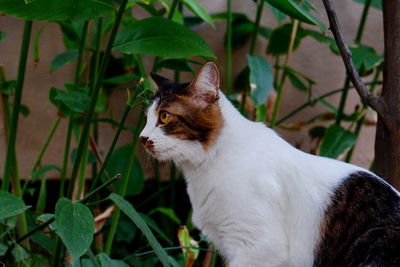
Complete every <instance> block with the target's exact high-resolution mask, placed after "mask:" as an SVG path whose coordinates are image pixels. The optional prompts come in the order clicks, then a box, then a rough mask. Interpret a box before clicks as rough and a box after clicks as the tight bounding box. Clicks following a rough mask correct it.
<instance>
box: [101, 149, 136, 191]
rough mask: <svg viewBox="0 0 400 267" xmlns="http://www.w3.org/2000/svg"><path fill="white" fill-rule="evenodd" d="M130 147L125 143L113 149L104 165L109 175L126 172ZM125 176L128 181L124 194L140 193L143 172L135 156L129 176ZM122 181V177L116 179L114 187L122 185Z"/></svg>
mask: <svg viewBox="0 0 400 267" xmlns="http://www.w3.org/2000/svg"><path fill="white" fill-rule="evenodd" d="M132 149H133V146H132V145H125V146H122V147H119V148H117V149H115V150H114V151H113V153H112V154H111V156H110V159H109V161H108V162H107V165H106V170H107V172H108V173H109V174H110V175H111V176H113V175H115V174H117V173H125V172H126V169H127V167H128V164H129V155H130V154H131V150H132ZM127 178H128V179H129V182H128V187H127V191H126V194H125V195H126V196H134V195H138V194H140V193H141V192H142V190H143V187H144V174H143V170H142V167H141V166H140V163H139V161H138V159H136V158H135V161H134V162H133V169H132V172H131V177H127ZM122 182H123V181H122V179H120V180H118V181H116V182H115V183H114V185H115V187H116V188H119V187H120V186H121V185H122ZM117 190H118V189H117Z"/></svg>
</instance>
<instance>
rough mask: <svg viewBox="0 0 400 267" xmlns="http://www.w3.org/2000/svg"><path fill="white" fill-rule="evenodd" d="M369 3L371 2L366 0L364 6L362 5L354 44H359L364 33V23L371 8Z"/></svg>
mask: <svg viewBox="0 0 400 267" xmlns="http://www.w3.org/2000/svg"><path fill="white" fill-rule="evenodd" d="M371 2H372V0H366V1H365V4H364V9H363V12H362V15H361V19H360V23H359V25H358V29H357V34H356V38H355V39H354V42H355V43H357V44H359V43H360V42H361V38H362V35H363V33H364V28H365V22H366V21H367V15H368V11H369V8H370V6H371Z"/></svg>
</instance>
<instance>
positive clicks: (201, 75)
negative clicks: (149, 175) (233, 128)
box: [140, 62, 223, 163]
mask: <svg viewBox="0 0 400 267" xmlns="http://www.w3.org/2000/svg"><path fill="white" fill-rule="evenodd" d="M151 76H152V78H153V80H154V82H155V83H156V84H157V87H158V91H157V92H156V94H155V96H154V97H153V101H152V103H151V105H150V107H149V109H148V110H147V123H146V126H145V128H144V129H143V131H142V132H141V134H140V141H141V142H142V143H143V144H144V146H145V148H146V150H147V151H148V152H149V153H150V154H152V155H153V156H154V157H155V158H157V159H159V160H173V161H174V162H176V163H180V162H183V161H187V160H189V161H196V159H197V158H200V157H202V156H203V155H204V154H205V153H206V152H207V150H208V149H209V148H210V147H211V146H212V145H213V144H214V143H215V141H216V139H217V137H218V134H219V132H220V130H221V128H222V125H223V119H222V115H221V111H220V107H219V104H218V99H219V94H220V92H219V73H218V69H217V66H216V65H215V64H214V63H211V62H209V63H207V64H205V65H204V66H203V67H202V68H201V69H200V71H199V72H198V73H197V75H196V76H195V78H194V79H193V81H192V82H190V83H176V82H174V81H171V80H169V79H167V78H165V77H162V76H160V75H157V74H152V75H151Z"/></svg>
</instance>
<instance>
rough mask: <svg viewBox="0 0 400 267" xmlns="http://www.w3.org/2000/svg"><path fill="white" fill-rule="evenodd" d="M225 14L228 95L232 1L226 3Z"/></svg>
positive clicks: (228, 86) (230, 83)
mask: <svg viewBox="0 0 400 267" xmlns="http://www.w3.org/2000/svg"><path fill="white" fill-rule="evenodd" d="M262 1H264V0H262ZM226 12H227V15H228V16H227V20H226V37H227V38H226V93H227V94H228V95H229V94H230V93H232V0H227V1H226Z"/></svg>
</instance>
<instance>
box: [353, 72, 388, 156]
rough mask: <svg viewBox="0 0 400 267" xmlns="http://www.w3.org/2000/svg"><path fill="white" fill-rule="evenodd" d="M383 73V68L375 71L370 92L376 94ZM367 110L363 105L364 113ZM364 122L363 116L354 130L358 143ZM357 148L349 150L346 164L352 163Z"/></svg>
mask: <svg viewBox="0 0 400 267" xmlns="http://www.w3.org/2000/svg"><path fill="white" fill-rule="evenodd" d="M381 72H382V68H378V69H377V70H376V71H375V75H374V77H373V78H372V83H371V87H370V89H369V90H370V92H375V87H376V85H377V81H378V79H379V76H380V74H381ZM367 108H368V106H367V105H365V104H363V106H362V111H363V110H365V109H367ZM364 121H365V115H363V116H362V117H361V118H360V119H359V120H358V121H357V124H356V129H355V130H354V135H355V136H356V141H357V140H358V136H359V135H360V132H361V128H362V126H363V124H364ZM355 146H356V144H354V145H353V146H352V147H351V149H350V150H349V152H348V153H347V155H346V162H350V160H351V157H352V156H353V152H354V148H355Z"/></svg>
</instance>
